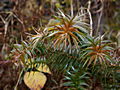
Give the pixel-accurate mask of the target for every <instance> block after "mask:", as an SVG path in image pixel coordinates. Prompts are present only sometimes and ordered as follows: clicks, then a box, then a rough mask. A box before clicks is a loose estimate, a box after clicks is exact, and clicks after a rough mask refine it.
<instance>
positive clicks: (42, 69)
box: [38, 64, 51, 74]
mask: <svg viewBox="0 0 120 90" xmlns="http://www.w3.org/2000/svg"><path fill="white" fill-rule="evenodd" d="M38 70H39V71H41V72H45V73H49V74H51V71H50V69H49V67H48V66H47V65H46V64H40V66H39V67H38Z"/></svg>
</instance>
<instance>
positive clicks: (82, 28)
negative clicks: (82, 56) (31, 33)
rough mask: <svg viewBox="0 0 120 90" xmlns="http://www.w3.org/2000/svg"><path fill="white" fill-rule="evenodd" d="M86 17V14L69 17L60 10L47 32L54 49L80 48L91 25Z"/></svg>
mask: <svg viewBox="0 0 120 90" xmlns="http://www.w3.org/2000/svg"><path fill="white" fill-rule="evenodd" d="M85 16H86V15H85V14H84V13H83V14H80V13H78V14H77V15H75V16H69V15H65V14H64V13H63V12H62V11H60V10H59V13H58V16H55V19H52V20H51V21H50V22H49V24H48V27H47V28H46V30H45V31H47V32H48V37H51V39H52V47H54V49H57V50H68V49H69V50H71V49H72V48H79V43H80V42H81V41H84V36H85V34H87V33H88V30H87V28H88V26H89V25H88V24H87V23H86V19H85Z"/></svg>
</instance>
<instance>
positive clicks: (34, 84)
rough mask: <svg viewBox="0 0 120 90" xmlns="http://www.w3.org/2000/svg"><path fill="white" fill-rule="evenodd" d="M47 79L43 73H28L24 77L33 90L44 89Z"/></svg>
mask: <svg viewBox="0 0 120 90" xmlns="http://www.w3.org/2000/svg"><path fill="white" fill-rule="evenodd" d="M46 81H47V77H46V76H45V75H44V74H43V73H41V72H36V71H35V72H34V71H31V72H26V73H25V75H24V82H25V84H26V85H27V86H28V87H29V88H30V89H32V90H40V89H41V88H43V87H44V85H45V83H46Z"/></svg>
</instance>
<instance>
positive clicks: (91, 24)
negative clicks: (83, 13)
mask: <svg viewBox="0 0 120 90" xmlns="http://www.w3.org/2000/svg"><path fill="white" fill-rule="evenodd" d="M90 7H91V1H90V0H89V1H88V9H87V11H88V14H89V18H90V36H92V34H93V21H92V15H91V12H90Z"/></svg>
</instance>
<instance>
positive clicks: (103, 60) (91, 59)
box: [80, 37, 113, 66]
mask: <svg viewBox="0 0 120 90" xmlns="http://www.w3.org/2000/svg"><path fill="white" fill-rule="evenodd" d="M87 39H88V41H87V42H86V43H85V44H83V46H82V47H83V50H82V52H81V54H80V55H81V56H80V57H81V60H82V61H83V62H84V65H83V66H89V65H92V66H95V65H104V66H108V65H110V64H111V63H113V61H112V58H111V56H110V51H111V50H112V47H110V46H109V45H110V42H109V41H105V40H102V39H101V38H100V37H97V38H94V37H87Z"/></svg>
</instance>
